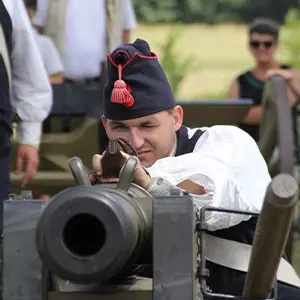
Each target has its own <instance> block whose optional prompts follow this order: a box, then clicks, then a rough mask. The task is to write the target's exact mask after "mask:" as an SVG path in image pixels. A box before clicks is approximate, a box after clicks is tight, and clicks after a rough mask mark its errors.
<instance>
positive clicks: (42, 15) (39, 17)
mask: <svg viewBox="0 0 300 300" xmlns="http://www.w3.org/2000/svg"><path fill="white" fill-rule="evenodd" d="M48 1H49V0H37V10H36V14H35V16H34V18H33V24H35V25H37V26H40V27H44V26H45V25H46V22H47V12H48V5H49V2H48Z"/></svg>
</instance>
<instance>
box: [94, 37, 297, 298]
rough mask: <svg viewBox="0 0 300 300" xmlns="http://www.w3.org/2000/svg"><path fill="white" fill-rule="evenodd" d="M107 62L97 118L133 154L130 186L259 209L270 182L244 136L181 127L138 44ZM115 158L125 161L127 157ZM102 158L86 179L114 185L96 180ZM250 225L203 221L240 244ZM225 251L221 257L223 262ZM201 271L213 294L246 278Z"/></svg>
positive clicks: (217, 217)
mask: <svg viewBox="0 0 300 300" xmlns="http://www.w3.org/2000/svg"><path fill="white" fill-rule="evenodd" d="M107 64H108V66H107V67H108V82H107V84H106V86H105V91H104V114H103V118H102V121H103V125H104V127H105V130H106V133H107V135H108V137H109V138H122V139H125V140H126V141H127V142H128V143H129V144H130V145H132V147H133V148H135V149H136V152H137V157H138V159H139V163H138V167H137V168H136V171H135V173H134V177H133V182H134V183H136V184H137V185H139V186H141V187H143V188H144V189H146V190H147V191H149V192H150V193H151V194H152V195H155V196H160V195H162V196H163V195H166V194H168V192H169V190H170V189H171V188H174V187H175V188H178V189H182V190H185V191H187V192H189V193H190V194H191V195H192V196H193V199H194V202H195V204H196V206H198V207H199V208H201V207H203V206H204V205H211V206H214V207H219V208H228V209H234V210H242V211H248V212H257V213H258V212H260V210H261V208H262V204H263V199H264V196H265V193H266V188H267V186H268V185H269V183H270V181H271V178H270V175H269V173H268V168H267V165H266V163H265V161H264V159H263V157H262V155H261V154H260V152H259V149H258V147H257V145H256V143H255V141H254V140H253V139H252V138H251V137H250V136H249V135H248V134H247V133H245V132H244V131H242V130H241V129H238V128H236V127H232V126H213V127H211V128H201V129H200V128H195V129H190V128H186V127H185V126H183V125H182V120H183V110H182V108H181V107H180V106H179V105H176V102H175V99H174V96H173V93H172V91H171V88H170V85H169V83H168V80H167V78H166V76H165V74H164V72H163V70H162V68H161V66H160V64H159V62H158V59H157V56H156V55H155V54H154V53H153V52H151V50H150V48H149V45H148V44H147V42H146V41H144V40H141V39H137V40H136V41H135V42H134V43H132V44H127V45H124V46H121V47H119V48H117V49H115V50H114V51H113V52H112V53H111V54H110V55H108V59H107ZM121 153H122V155H123V156H124V157H125V158H126V157H128V156H129V155H130V154H133V153H129V154H128V153H125V152H121ZM102 157H103V156H102V155H99V154H96V155H94V157H93V168H94V170H95V172H94V173H92V175H90V180H91V181H92V182H94V181H95V180H96V177H99V179H100V180H102V181H103V180H106V181H110V180H115V178H103V177H104V176H102V164H101V160H102ZM256 222H257V218H256V217H250V216H246V215H242V214H233V213H220V212H211V213H210V214H209V216H208V220H207V223H208V231H209V234H210V235H212V236H215V237H220V238H223V240H228V241H236V242H238V243H241V244H248V245H252V242H253V237H254V232H255V227H256ZM224 251H226V250H224ZM229 254H230V253H224V259H225V258H226V257H227V256H228V255H229ZM233 255H235V254H234V253H233ZM222 259H223V258H222ZM237 263H238V262H237ZM225 264H226V263H225ZM207 267H208V269H209V272H210V276H209V277H208V280H207V283H208V285H209V287H210V288H211V290H212V291H213V292H215V293H223V294H231V295H239V296H240V295H241V294H242V291H243V287H244V282H245V277H246V274H245V273H244V272H242V271H240V270H239V268H236V269H233V268H228V267H225V266H224V265H220V264H217V263H216V262H213V261H208V263H207ZM146 271H147V270H144V272H145V274H146V273H147V272H146ZM145 274H144V275H145ZM142 275H143V274H142ZM147 275H148V274H147ZM150 275H151V274H150ZM296 285H297V284H296ZM299 286H300V285H299ZM299 298H300V289H299V288H297V287H295V286H292V284H291V283H289V282H284V283H282V282H279V283H278V299H299Z"/></svg>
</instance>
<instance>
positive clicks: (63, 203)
mask: <svg viewBox="0 0 300 300" xmlns="http://www.w3.org/2000/svg"><path fill="white" fill-rule="evenodd" d="M81 182H82V185H78V186H75V187H71V188H68V189H65V190H63V191H61V192H60V193H58V194H56V195H55V196H54V197H53V198H52V199H51V200H50V202H49V204H48V205H47V206H46V207H45V209H44V211H43V213H42V215H41V218H40V220H39V222H38V225H37V230H36V244H37V249H38V252H39V254H40V257H41V259H42V261H43V263H44V264H45V266H46V267H47V268H48V269H49V270H50V271H51V272H53V273H54V274H55V275H57V276H58V277H61V278H63V279H66V280H70V281H72V282H74V283H82V284H88V283H101V282H104V281H108V280H110V279H112V278H115V277H119V276H122V274H125V273H126V274H128V272H130V271H132V269H133V268H134V266H135V265H136V264H138V263H142V264H147V263H149V264H150V263H151V255H145V253H146V252H147V250H148V249H150V248H151V247H149V240H151V238H150V236H151V231H152V197H151V196H150V194H148V193H147V192H146V191H145V190H143V189H141V188H140V187H138V186H136V185H134V184H130V185H126V184H124V182H123V183H122V178H120V182H119V183H107V184H100V185H95V186H88V185H87V186H86V185H84V182H85V180H81ZM127 183H128V181H127ZM123 188H125V190H124V189H123ZM127 188H128V189H127ZM145 248H146V249H145Z"/></svg>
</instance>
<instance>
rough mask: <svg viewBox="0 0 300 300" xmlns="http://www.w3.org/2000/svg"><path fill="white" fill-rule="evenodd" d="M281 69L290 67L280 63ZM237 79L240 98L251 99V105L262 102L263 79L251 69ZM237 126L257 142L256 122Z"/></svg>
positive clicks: (257, 130) (257, 127) (257, 129)
mask: <svg viewBox="0 0 300 300" xmlns="http://www.w3.org/2000/svg"><path fill="white" fill-rule="evenodd" d="M280 68H281V69H290V66H288V65H281V66H280ZM237 81H238V83H239V88H240V98H248V99H252V100H253V101H254V102H253V106H259V105H261V102H262V97H263V90H264V81H262V80H259V79H257V78H256V77H254V75H253V73H252V72H251V71H247V72H245V73H243V74H241V75H240V76H239V77H238V78H237ZM239 127H240V128H241V129H243V130H244V131H246V132H247V133H249V134H250V135H251V136H252V137H253V139H254V140H255V141H256V142H258V140H259V125H258V124H245V123H240V124H239Z"/></svg>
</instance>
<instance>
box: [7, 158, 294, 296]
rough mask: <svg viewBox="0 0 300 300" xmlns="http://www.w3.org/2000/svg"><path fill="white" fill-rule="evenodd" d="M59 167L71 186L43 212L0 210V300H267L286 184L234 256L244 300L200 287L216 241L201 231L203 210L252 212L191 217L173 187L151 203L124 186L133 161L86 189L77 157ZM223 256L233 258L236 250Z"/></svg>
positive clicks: (289, 200) (284, 225)
mask: <svg viewBox="0 0 300 300" xmlns="http://www.w3.org/2000/svg"><path fill="white" fill-rule="evenodd" d="M69 165H70V168H71V173H72V174H73V176H74V180H75V183H76V186H74V187H70V188H67V189H65V190H63V191H61V192H59V193H58V194H56V195H55V196H54V197H53V198H52V199H51V200H50V202H49V203H48V204H46V205H45V204H44V203H43V202H42V201H39V200H31V199H23V200H8V201H5V203H4V233H3V270H2V279H3V299H5V300H13V299H16V298H18V299H21V300H23V299H24V300H25V299H26V300H36V299H40V300H52V299H53V300H54V299H55V300H70V299H72V300H74V299H75V300H83V299H85V300H86V299H88V300H92V299H93V300H94V299H97V300H119V299H141V300H150V299H152V300H163V299H170V300H182V299H186V300H195V299H199V300H208V299H218V300H220V299H222V300H225V299H235V300H258V299H259V300H266V299H276V284H275V282H276V279H278V280H280V278H277V275H276V273H277V270H278V268H279V261H280V257H281V255H282V253H283V249H284V247H285V244H286V236H287V233H288V232H289V227H290V225H291V219H292V214H293V210H294V207H295V204H296V200H297V197H298V187H297V184H296V183H295V180H294V178H293V177H292V176H290V175H287V174H280V175H278V176H276V177H275V178H274V179H273V180H272V182H271V183H270V186H269V187H268V189H267V192H266V197H265V201H264V206H263V209H262V212H261V214H260V215H259V221H258V227H257V230H256V236H255V240H254V244H253V248H252V249H251V247H250V246H249V247H250V248H249V247H248V248H247V249H246V252H244V254H243V255H244V263H243V264H242V265H241V266H242V270H241V271H244V272H245V273H247V272H248V274H247V279H246V283H245V287H244V295H243V296H242V295H241V296H233V295H225V294H217V293H214V291H211V290H210V289H209V286H207V284H206V280H207V278H208V276H209V272H208V270H207V269H206V261H207V260H211V259H212V260H211V261H213V260H214V259H213V254H216V253H217V250H218V249H216V247H215V246H214V245H216V244H214V242H217V243H218V240H215V241H213V240H212V238H214V237H212V236H210V233H209V232H208V231H207V229H206V228H207V227H206V225H205V224H206V218H205V212H207V211H223V212H227V213H239V214H248V215H251V214H252V213H250V212H243V211H234V210H230V209H227V210H226V209H220V208H214V207H203V209H201V210H200V211H198V210H197V209H196V208H195V207H194V203H193V200H192V197H191V196H190V195H188V194H186V193H182V192H181V191H180V190H177V189H174V190H171V191H170V193H169V195H166V196H163V197H153V196H151V195H150V194H149V193H148V192H147V191H145V190H143V189H142V188H140V187H138V186H136V185H135V184H133V183H132V177H133V171H134V169H135V167H136V159H135V158H130V159H128V160H127V161H126V163H125V167H124V168H122V170H121V172H120V176H119V180H118V181H117V182H112V183H101V184H100V185H94V186H91V184H90V181H89V179H88V175H87V174H88V173H87V171H86V169H85V167H84V166H83V164H82V162H81V160H80V159H78V158H72V159H71V160H70V161H69ZM254 215H257V214H254ZM272 218H276V220H277V222H276V224H277V225H276V224H274V222H270V220H272ZM270 225H271V226H270ZM274 226H277V229H276V228H275V227H274ZM272 229H275V231H276V234H275V233H273V234H272V232H273V230H272ZM209 236H210V237H209ZM262 240H263V241H265V242H266V241H267V243H262V242H261V241H262ZM212 241H213V243H211V242H212ZM270 246H271V247H273V248H274V249H273V251H271V252H270V251H269V249H270ZM231 253H232V254H233V256H234V257H235V258H236V256H237V254H238V252H237V251H235V250H234V249H232V251H231ZM266 253H267V254H268V256H267V257H266ZM229 254H230V253H228V255H229ZM220 258H221V259H222V256H220V255H219V258H217V259H220ZM263 261H266V262H267V265H265V264H263V263H262V262H263ZM232 263H236V262H234V260H232ZM221 264H222V262H221ZM229 267H236V266H233V265H232V266H229ZM145 270H146V271H149V270H150V272H149V273H148V274H146V273H145ZM57 278H60V279H63V281H62V280H59V281H58V280H57ZM297 279H299V278H296V280H297ZM58 282H59V284H58Z"/></svg>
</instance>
